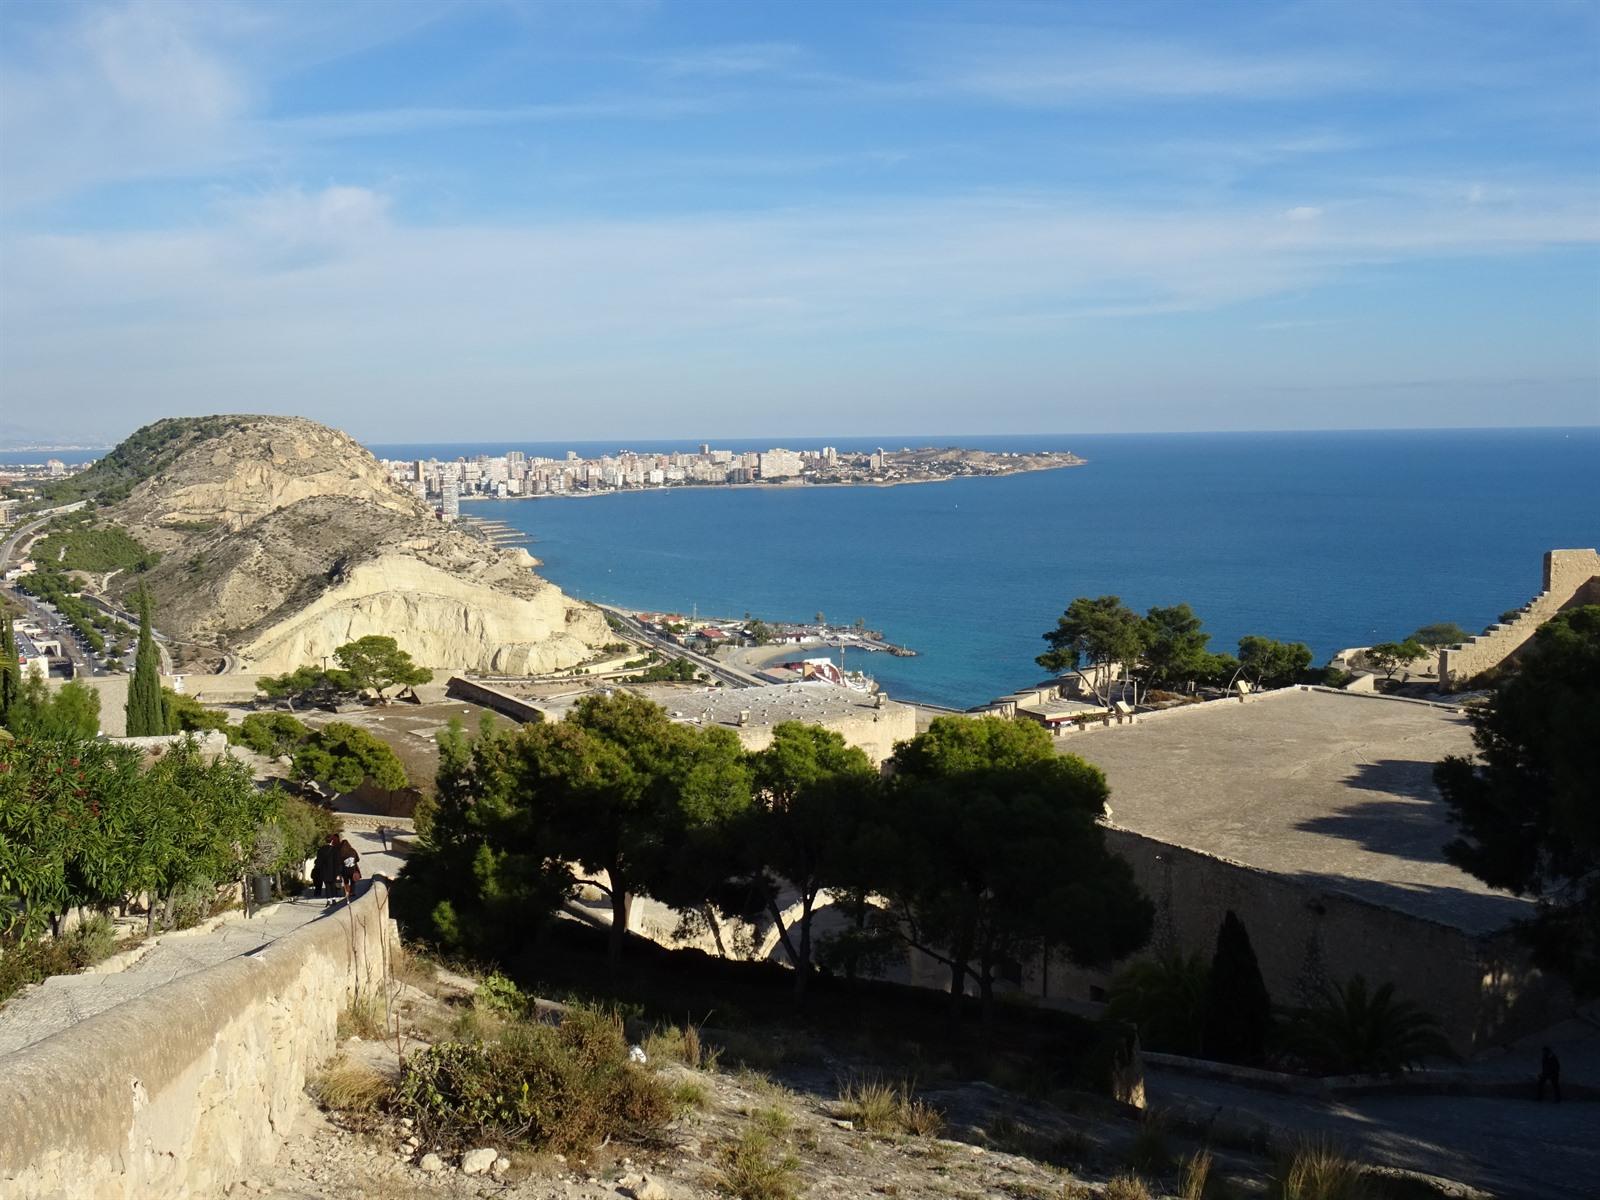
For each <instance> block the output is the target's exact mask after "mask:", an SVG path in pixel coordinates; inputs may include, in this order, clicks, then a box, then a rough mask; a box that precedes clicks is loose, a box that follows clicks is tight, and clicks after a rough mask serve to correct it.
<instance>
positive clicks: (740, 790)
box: [511, 692, 750, 969]
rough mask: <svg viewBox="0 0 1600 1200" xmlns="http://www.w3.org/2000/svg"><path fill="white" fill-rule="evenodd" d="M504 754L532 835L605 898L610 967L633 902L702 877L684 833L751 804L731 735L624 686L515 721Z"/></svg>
mask: <svg viewBox="0 0 1600 1200" xmlns="http://www.w3.org/2000/svg"><path fill="white" fill-rule="evenodd" d="M511 753H512V757H513V760H514V764H515V765H514V767H513V768H512V770H513V772H514V777H515V779H516V787H515V792H516V794H517V795H518V796H520V797H525V798H526V799H525V803H526V804H527V805H528V806H529V809H530V815H529V822H528V825H527V828H528V830H529V831H530V833H531V834H532V837H531V839H530V840H531V841H533V842H536V843H537V842H541V841H542V842H543V844H544V845H545V846H547V848H548V850H549V852H550V853H552V854H555V855H558V856H560V857H562V858H564V859H568V860H572V861H576V862H578V863H579V864H580V865H581V866H582V867H583V869H584V870H585V871H586V872H587V873H588V874H589V877H590V878H589V882H590V883H591V884H593V886H595V887H597V888H599V889H600V890H601V891H603V892H604V893H605V894H606V895H607V896H608V897H609V899H610V904H611V932H610V945H609V954H610V959H611V963H612V966H613V969H615V967H616V966H617V965H618V964H619V963H620V962H621V957H622V947H623V943H624V941H625V939H626V936H627V928H628V915H629V912H630V910H631V907H632V900H633V897H634V896H635V895H636V894H651V895H656V896H657V898H658V899H661V900H663V901H664V902H666V903H669V904H675V905H679V906H682V905H686V904H689V903H690V902H691V901H692V899H693V897H692V893H693V891H694V890H696V889H695V882H696V880H695V877H696V876H697V875H698V874H699V872H698V871H696V870H694V869H693V864H692V863H691V862H690V861H689V856H686V855H684V854H683V847H684V843H685V840H686V839H687V838H690V837H693V836H696V835H698V834H700V833H703V832H705V831H706V830H707V829H708V828H710V827H714V826H716V825H718V824H719V823H721V822H724V821H727V820H729V819H730V818H732V817H734V816H736V815H737V814H738V813H740V812H742V811H743V810H744V809H745V808H747V807H748V806H749V803H750V779H749V773H748V769H747V767H746V765H745V762H744V755H743V752H742V750H741V749H740V747H739V742H738V738H737V737H736V736H735V735H734V734H733V732H732V731H731V730H727V729H720V728H712V729H708V730H704V731H701V730H697V729H694V728H691V727H689V726H686V725H676V724H674V723H673V722H672V721H671V720H670V719H669V718H668V716H667V713H666V710H665V709H663V708H662V707H661V706H660V705H657V704H652V703H650V702H649V701H648V700H645V699H642V698H641V697H639V696H635V695H633V694H632V693H630V692H616V693H614V694H612V695H610V696H597V695H591V696H585V697H584V698H583V699H582V700H580V701H579V702H578V704H577V705H576V706H575V707H574V708H573V710H572V711H571V712H570V713H569V714H568V715H567V717H566V718H565V719H564V720H562V721H559V722H555V723H553V724H542V725H527V726H524V727H523V729H522V730H521V731H520V733H519V734H518V736H517V738H516V741H515V744H514V745H513V747H512V748H511ZM601 876H603V878H600V877H601ZM700 883H701V885H702V886H701V897H702V898H703V896H704V894H705V893H704V890H703V884H704V881H703V880H700Z"/></svg>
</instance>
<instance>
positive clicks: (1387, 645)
mask: <svg viewBox="0 0 1600 1200" xmlns="http://www.w3.org/2000/svg"><path fill="white" fill-rule="evenodd" d="M1427 652H1428V651H1427V647H1425V646H1424V645H1423V644H1422V643H1421V642H1419V641H1416V640H1415V639H1407V640H1406V641H1403V642H1379V643H1378V644H1377V645H1376V646H1373V647H1371V648H1370V649H1368V651H1367V661H1368V662H1370V663H1371V664H1372V665H1373V666H1375V667H1377V668H1378V670H1380V671H1382V672H1383V677H1384V678H1385V679H1393V678H1394V673H1395V672H1396V671H1398V670H1399V669H1400V668H1401V667H1403V666H1405V665H1406V664H1407V663H1408V662H1413V661H1415V660H1416V659H1419V658H1421V657H1422V656H1423V655H1424V654H1426V653H1427Z"/></svg>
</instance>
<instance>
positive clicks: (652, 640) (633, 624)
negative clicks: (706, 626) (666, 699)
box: [595, 604, 766, 687]
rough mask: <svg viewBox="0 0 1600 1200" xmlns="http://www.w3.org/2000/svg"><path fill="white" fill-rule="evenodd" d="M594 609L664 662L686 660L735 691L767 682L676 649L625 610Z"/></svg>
mask: <svg viewBox="0 0 1600 1200" xmlns="http://www.w3.org/2000/svg"><path fill="white" fill-rule="evenodd" d="M595 607H596V608H600V609H604V610H605V611H606V612H608V613H610V614H611V615H612V616H614V617H616V618H617V619H618V620H619V621H621V622H622V623H623V625H624V626H625V627H626V628H627V630H628V632H629V633H630V634H632V635H633V636H634V637H636V638H638V639H639V640H640V641H642V642H644V644H645V645H647V646H649V647H650V648H651V649H652V650H655V651H656V652H657V653H659V654H662V655H665V656H666V657H667V658H686V659H688V660H689V661H690V662H692V663H693V664H694V665H695V666H697V667H699V668H700V669H701V670H703V671H705V672H706V673H707V674H709V675H711V676H713V677H714V678H716V679H720V680H722V681H723V682H724V683H731V684H732V685H733V686H734V687H760V686H761V685H762V684H763V683H764V682H766V681H765V680H763V679H760V678H758V677H756V676H755V675H752V674H751V673H750V672H749V671H741V670H739V669H738V668H737V667H730V666H728V665H727V664H726V663H720V662H718V661H717V660H716V659H714V658H708V657H707V656H706V655H704V654H697V653H695V652H694V651H693V650H689V649H686V648H685V647H683V646H680V645H678V643H677V642H675V641H673V640H672V639H671V638H669V637H663V636H662V635H661V634H658V633H655V632H652V631H651V630H649V629H646V628H645V627H644V626H643V625H642V624H640V623H639V621H638V619H637V618H635V617H634V615H633V614H632V613H630V612H628V610H627V609H623V608H613V607H612V606H611V605H609V604H596V605H595Z"/></svg>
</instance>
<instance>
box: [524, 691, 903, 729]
mask: <svg viewBox="0 0 1600 1200" xmlns="http://www.w3.org/2000/svg"><path fill="white" fill-rule="evenodd" d="M627 690H628V691H630V692H635V693H637V694H638V695H640V696H643V697H644V698H645V699H647V700H651V701H654V702H655V703H656V704H659V705H661V707H662V708H664V709H666V710H667V712H668V713H670V714H671V715H672V718H673V719H674V720H676V721H683V722H685V723H689V724H695V725H702V726H710V725H725V726H727V727H728V728H729V729H734V728H737V727H738V726H739V725H740V724H741V723H743V724H748V725H777V724H779V723H780V722H783V721H810V722H813V723H823V722H827V721H837V720H841V719H844V718H847V717H860V716H869V715H870V714H871V713H872V711H873V710H874V709H875V708H876V707H877V705H876V704H874V702H873V698H872V697H871V696H869V695H867V694H866V693H865V692H858V691H855V690H853V689H851V688H845V687H840V686H838V685H837V684H833V683H827V682H825V681H822V680H809V681H807V682H805V683H776V684H769V685H767V686H765V687H752V688H708V687H685V686H683V685H674V684H628V685H627ZM585 694H587V692H573V693H569V694H568V695H566V696H553V697H548V698H546V699H543V700H537V701H534V703H536V704H538V705H539V707H540V708H542V709H544V710H545V712H546V713H547V714H548V715H549V717H550V719H551V720H554V721H559V720H560V719H561V718H562V717H564V716H565V715H566V713H567V710H568V709H570V708H571V707H572V706H573V705H575V704H576V703H577V701H578V700H579V699H580V698H581V697H582V696H583V695H585ZM889 703H890V702H889V701H888V699H887V698H886V699H885V700H884V704H885V706H887V705H888V704H889ZM742 713H749V720H748V721H744V722H741V716H740V715H741V714H742Z"/></svg>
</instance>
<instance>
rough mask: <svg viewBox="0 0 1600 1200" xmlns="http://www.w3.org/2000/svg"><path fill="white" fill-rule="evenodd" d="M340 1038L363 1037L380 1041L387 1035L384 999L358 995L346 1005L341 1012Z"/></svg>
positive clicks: (342, 1039) (341, 1039)
mask: <svg viewBox="0 0 1600 1200" xmlns="http://www.w3.org/2000/svg"><path fill="white" fill-rule="evenodd" d="M338 1033H339V1040H340V1041H341V1042H342V1041H344V1039H345V1038H350V1037H362V1038H366V1039H367V1040H368V1041H380V1040H382V1039H383V1038H384V1037H385V1036H387V1030H386V1029H385V1021H384V1012H383V1000H382V999H381V998H380V997H378V996H358V997H356V998H355V999H354V1000H352V1001H350V1003H349V1004H347V1005H345V1006H344V1011H343V1012H341V1013H340V1014H339V1026H338Z"/></svg>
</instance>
